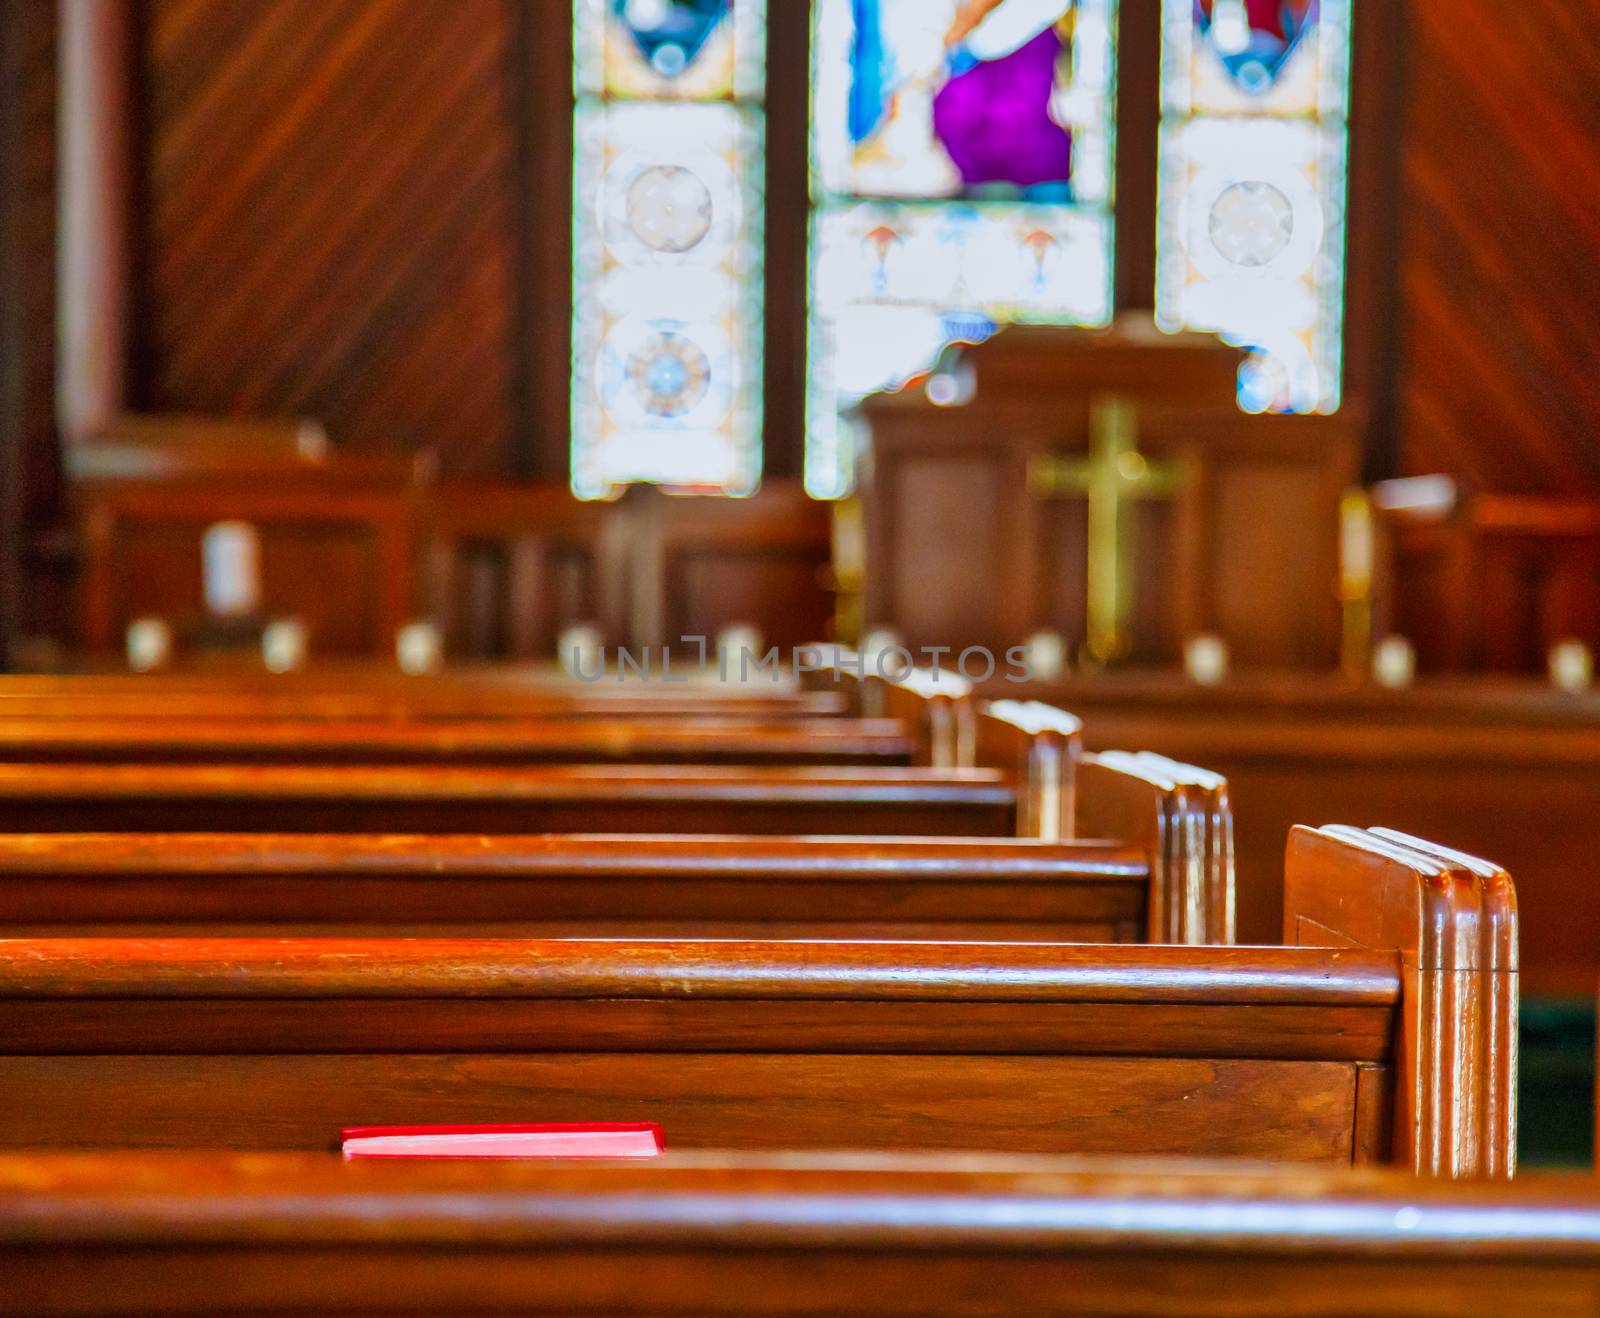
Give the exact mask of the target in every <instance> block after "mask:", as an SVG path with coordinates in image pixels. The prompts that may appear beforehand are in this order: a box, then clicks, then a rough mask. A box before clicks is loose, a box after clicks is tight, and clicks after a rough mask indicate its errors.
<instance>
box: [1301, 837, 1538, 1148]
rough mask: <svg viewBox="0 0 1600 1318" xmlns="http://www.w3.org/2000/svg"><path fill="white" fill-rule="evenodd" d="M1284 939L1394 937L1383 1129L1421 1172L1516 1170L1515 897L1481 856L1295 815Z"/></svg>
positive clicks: (1384, 940) (1370, 940)
mask: <svg viewBox="0 0 1600 1318" xmlns="http://www.w3.org/2000/svg"><path fill="white" fill-rule="evenodd" d="M1284 941H1285V942H1288V943H1296V942H1298V943H1310V944H1317V945H1320V944H1324V943H1329V942H1333V943H1349V944H1353V945H1356V946H1363V947H1385V948H1388V947H1395V948H1398V949H1399V952H1400V958H1401V963H1402V965H1403V967H1404V973H1405V976H1406V993H1405V1008H1404V1011H1403V1013H1402V1019H1403V1032H1404V1034H1405V1036H1406V1043H1405V1045H1404V1046H1403V1047H1402V1048H1401V1050H1400V1063H1399V1067H1398V1070H1397V1073H1396V1076H1395V1083H1394V1095H1395V1115H1394V1132H1395V1136H1394V1137H1395V1143H1396V1145H1397V1147H1399V1148H1401V1149H1408V1150H1410V1156H1411V1159H1412V1163H1413V1165H1414V1166H1415V1167H1416V1169H1417V1171H1418V1172H1420V1173H1423V1174H1425V1175H1434V1176H1438V1175H1446V1176H1463V1175H1466V1176H1489V1177H1509V1176H1511V1175H1512V1173H1513V1172H1514V1171H1515V1170H1516V1163H1517V1143H1516V1121H1517V1118H1516V1101H1517V1096H1516V1070H1517V1008H1518V973H1517V964H1518V963H1517V956H1518V949H1517V902H1516V891H1515V889H1514V888H1513V886H1512V883H1511V878H1510V876H1509V875H1508V874H1506V873H1505V871H1504V870H1501V869H1500V868H1499V867H1498V866H1496V865H1492V864H1490V863H1489V862H1487V861H1483V860H1479V859H1477V858H1476V857H1473V856H1467V855H1464V854H1462V853H1460V852H1454V851H1450V850H1448V849H1447V848H1443V847H1439V846H1437V845H1435V844H1433V843H1430V842H1426V841H1423V840H1420V839H1417V838H1413V837H1409V836H1407V835H1406V834H1403V833H1396V832H1394V831H1392V830H1389V829H1378V830H1364V829H1354V828H1344V827H1339V826H1334V827H1330V828H1323V829H1309V828H1297V829H1295V830H1294V831H1293V832H1292V833H1291V834H1290V836H1289V848H1288V855H1287V858H1286V860H1285V862H1284Z"/></svg>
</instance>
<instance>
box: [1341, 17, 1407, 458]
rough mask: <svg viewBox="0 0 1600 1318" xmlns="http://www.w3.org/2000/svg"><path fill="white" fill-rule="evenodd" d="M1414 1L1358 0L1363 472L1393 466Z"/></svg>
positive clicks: (1356, 232) (1354, 285) (1351, 383)
mask: <svg viewBox="0 0 1600 1318" xmlns="http://www.w3.org/2000/svg"><path fill="white" fill-rule="evenodd" d="M1409 9H1410V6H1408V5H1407V4H1404V3H1397V2H1396V0H1354V6H1353V19H1352V21H1353V28H1352V50H1351V87H1350V121H1349V123H1350V161H1349V175H1348V183H1347V188H1348V205H1347V208H1346V212H1345V224H1346V230H1345V322H1344V339H1345V354H1344V355H1345V371H1344V399H1345V402H1344V406H1345V408H1346V409H1349V410H1350V411H1351V412H1353V413H1354V414H1355V415H1357V416H1358V417H1359V418H1360V424H1361V425H1362V433H1363V451H1364V462H1363V472H1362V474H1363V477H1364V479H1365V480H1366V481H1368V482H1370V481H1374V480H1384V479H1387V478H1388V477H1390V476H1393V475H1394V474H1395V472H1396V470H1397V467H1398V464H1399V444H1400V437H1399V433H1398V417H1397V412H1396V407H1397V403H1396V394H1397V390H1398V387H1399V381H1400V372H1401V359H1400V356H1401V351H1402V342H1401V332H1400V330H1401V320H1402V317H1400V316H1398V315H1396V314H1395V308H1396V304H1397V299H1398V295H1399V267H1400V226H1401V206H1400V204H1399V202H1398V200H1397V199H1398V198H1399V197H1400V196H1401V191H1402V189H1401V165H1400V160H1401V155H1402V151H1403V146H1404V138H1405V132H1406V119H1405V78H1406V65H1407V53H1408V38H1409V32H1408V24H1409V20H1408V17H1407V15H1408V13H1409Z"/></svg>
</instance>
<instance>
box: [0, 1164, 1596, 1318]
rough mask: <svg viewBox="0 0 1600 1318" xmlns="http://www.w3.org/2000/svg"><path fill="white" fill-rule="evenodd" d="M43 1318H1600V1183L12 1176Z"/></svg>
mask: <svg viewBox="0 0 1600 1318" xmlns="http://www.w3.org/2000/svg"><path fill="white" fill-rule="evenodd" d="M0 1266H3V1267H4V1270H5V1273H6V1276H7V1284H8V1294H9V1296H10V1298H11V1300H12V1302H14V1303H16V1304H18V1305H20V1306H22V1307H23V1308H25V1309H26V1310H27V1311H28V1312H30V1313H39V1314H50V1315H65V1314H110V1313H123V1314H126V1313H129V1312H131V1311H134V1310H138V1311H143V1312H155V1311H159V1312H163V1313H198V1312H213V1311H215V1310H217V1309H219V1308H227V1309H228V1310H230V1311H240V1312H243V1311H248V1312H251V1313H264V1314H289V1313H328V1312H333V1311H336V1310H337V1311H341V1312H343V1311H354V1310H361V1309H365V1308H368V1307H369V1306H370V1305H371V1302H372V1296H373V1295H374V1294H377V1293H381V1294H382V1295H383V1296H384V1306H385V1308H386V1309H387V1310H390V1311H394V1312H410V1313H452V1314H456V1313H477V1312H493V1313H504V1312H519V1313H531V1312H538V1313H549V1312H559V1313H591V1312H601V1313H607V1314H641V1315H642V1314H659V1313H664V1312H694V1313H767V1312H772V1313H776V1312H782V1313H789V1314H795V1313H806V1314H811V1313H815V1314H824V1313H825V1314H838V1313H845V1312H848V1313H861V1314H902V1315H903V1314H912V1313H917V1314H927V1313H941V1314H996V1313H1008V1314H1044V1313H1050V1314H1060V1313H1074V1314H1078V1313H1083V1314H1088V1313H1095V1314H1118V1315H1123V1316H1124V1318H1136V1316H1137V1318H1284V1315H1290V1314H1292V1315H1296V1318H1343V1316H1344V1315H1348V1314H1349V1313H1351V1312H1353V1311H1354V1310H1353V1309H1352V1307H1351V1305H1352V1302H1354V1303H1355V1304H1357V1305H1358V1306H1359V1308H1360V1311H1361V1312H1363V1313H1382V1314H1385V1315H1390V1316H1392V1318H1439V1316H1440V1315H1444V1314H1449V1315H1452V1318H1501V1316H1502V1315H1504V1314H1509V1313H1539V1314H1546V1315H1550V1316H1551V1318H1587V1315H1590V1314H1592V1313H1593V1312H1594V1311H1595V1309H1596V1307H1597V1306H1600V1184H1597V1183H1596V1182H1595V1181H1594V1180H1593V1179H1591V1178H1588V1177H1578V1176H1542V1177H1523V1178H1519V1179H1518V1180H1517V1181H1516V1182H1514V1183H1513V1184H1510V1185H1492V1186H1491V1185H1471V1184H1460V1183H1456V1184H1446V1183H1441V1182H1429V1181H1419V1180H1415V1179H1412V1178H1410V1177H1407V1176H1402V1175H1398V1174H1395V1173H1392V1172H1378V1171H1343V1172H1337V1173H1335V1172H1313V1171H1311V1170H1309V1169H1300V1170H1297V1171H1294V1172H1287V1171H1283V1170H1270V1169H1248V1170H1238V1169H1228V1168H1224V1167H1219V1166H1206V1165H1201V1164H1179V1165H1176V1166H1167V1167H1162V1168H1154V1167H1151V1166H1150V1165H1149V1164H1142V1165H1141V1164H1138V1163H1124V1162H1117V1161H1110V1160H1104V1161H1091V1160H1069V1159H1055V1158H1039V1157H1034V1158H1014V1157H1013V1158H999V1157H975V1156H970V1155H969V1156H966V1157H960V1158H956V1157H951V1156H950V1155H938V1156H908V1155H898V1156H896V1155H883V1154H878V1155H868V1154H860V1153H856V1154H850V1153H833V1154H820V1153H819V1154H809V1155H804V1156H795V1155H790V1156H785V1157H763V1156H760V1155H755V1154H748V1153H747V1154H732V1153H705V1154H677V1155H672V1154H669V1156H668V1157H667V1158H666V1159H664V1160H662V1161H660V1162H656V1163H651V1164H650V1165H647V1166H643V1165H634V1166H626V1165H619V1164H615V1163H611V1164H604V1163H602V1164H586V1165H561V1164H548V1163H547V1164H543V1165H530V1164H527V1163H494V1164H485V1163H481V1162H479V1163H463V1162H451V1161H429V1162H421V1163H416V1162H413V1163H408V1164H406V1165H396V1164H393V1163H388V1164H379V1165H375V1164H374V1163H373V1162H371V1161H368V1162H365V1163H346V1162H342V1161H340V1160H339V1159H336V1158H334V1157H331V1156H328V1155H326V1154H322V1155H316V1154H272V1155H263V1154H252V1155H248V1156H237V1155H228V1154H208V1155H198V1154H152V1153H139V1154H50V1155H26V1154H12V1155H8V1156H5V1157H3V1158H0Z"/></svg>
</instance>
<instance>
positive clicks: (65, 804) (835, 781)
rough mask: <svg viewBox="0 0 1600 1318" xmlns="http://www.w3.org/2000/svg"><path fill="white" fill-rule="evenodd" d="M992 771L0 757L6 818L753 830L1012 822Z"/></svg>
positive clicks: (931, 831) (988, 829) (999, 829)
mask: <svg viewBox="0 0 1600 1318" xmlns="http://www.w3.org/2000/svg"><path fill="white" fill-rule="evenodd" d="M1015 827H1016V791H1015V789H1014V787H1013V786H1012V785H1011V784H1010V783H1009V782H1008V781H1007V779H1006V777H1005V775H1004V774H1002V773H1000V772H998V771H996V770H986V769H964V770H943V769H940V770H935V769H918V768H909V769H903V768H872V767H864V768H851V767H847V766H832V767H826V768H811V769H792V768H783V767H770V766H761V765H756V766H723V767H716V766H708V767H703V768H699V767H693V766H678V765H576V766H573V765H536V766H532V767H529V768H503V767H501V768H495V767H464V768H456V767H447V766H431V767H430V766H421V767H415V766H407V765H367V766H362V767H359V768H357V767H353V766H320V765H273V764H263V765H242V766H241V765H234V766H229V765H205V764H197V765H195V764H177V765H174V764H149V765H144V764H137V765H127V764H110V765H106V764H21V763H11V764H0V828H3V829H5V830H7V831H11V832H21V833H49V832H56V833H60V832H70V831H72V830H74V829H85V828H94V829H96V830H99V831H115V832H126V831H135V832H147V833H149V832H170V833H196V832H198V833H215V832H229V833H239V832H245V833H265V832H295V833H339V832H361V833H526V832H530V831H532V832H540V833H593V832H639V833H762V834H784V835H794V834H827V833H832V834H851V835H861V834H891V835H901V834H927V835H931V836H939V837H963V836H965V837H1010V836H1014V834H1015Z"/></svg>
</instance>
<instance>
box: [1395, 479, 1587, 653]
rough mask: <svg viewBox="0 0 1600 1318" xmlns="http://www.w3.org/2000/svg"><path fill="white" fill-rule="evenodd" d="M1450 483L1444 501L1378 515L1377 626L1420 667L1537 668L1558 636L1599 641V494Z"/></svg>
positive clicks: (1557, 639) (1557, 640)
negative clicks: (1402, 642)
mask: <svg viewBox="0 0 1600 1318" xmlns="http://www.w3.org/2000/svg"><path fill="white" fill-rule="evenodd" d="M1405 484H1406V483H1405V482H1398V483H1397V485H1398V486H1399V487H1400V488H1404V486H1405ZM1450 484H1451V485H1453V486H1454V487H1455V488H1456V494H1455V497H1454V503H1453V504H1451V505H1449V506H1436V507H1432V508H1424V509H1404V508H1401V509H1395V510H1391V511H1386V512H1380V517H1379V529H1380V539H1379V544H1380V546H1381V553H1380V563H1379V573H1378V591H1377V597H1376V599H1375V601H1374V607H1375V615H1376V624H1375V630H1376V633H1377V634H1379V635H1385V634H1392V635H1398V636H1404V637H1406V638H1407V639H1408V640H1410V641H1411V642H1412V644H1413V645H1414V646H1415V647H1416V651H1417V664H1418V667H1419V669H1420V670H1421V671H1422V672H1425V673H1484V672H1490V673H1529V674H1537V675H1540V676H1543V675H1544V674H1545V673H1546V672H1547V671H1548V664H1549V654H1550V650H1551V648H1552V647H1553V646H1555V645H1558V644H1560V643H1562V642H1564V641H1580V642H1582V643H1583V644H1585V645H1587V646H1589V647H1590V649H1596V648H1600V500H1596V499H1594V498H1592V497H1574V496H1572V495H1566V494H1564V495H1556V496H1552V495H1505V494H1486V493H1480V492H1476V491H1474V490H1472V489H1470V488H1469V487H1468V486H1467V485H1466V484H1465V483H1464V482H1459V481H1452V482H1450ZM1383 488H1384V487H1377V488H1375V489H1374V491H1373V495H1374V499H1375V500H1377V501H1378V502H1379V503H1380V506H1381V501H1382V497H1381V492H1382V490H1383ZM1391 488H1392V487H1391ZM1413 488H1414V487H1413Z"/></svg>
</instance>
